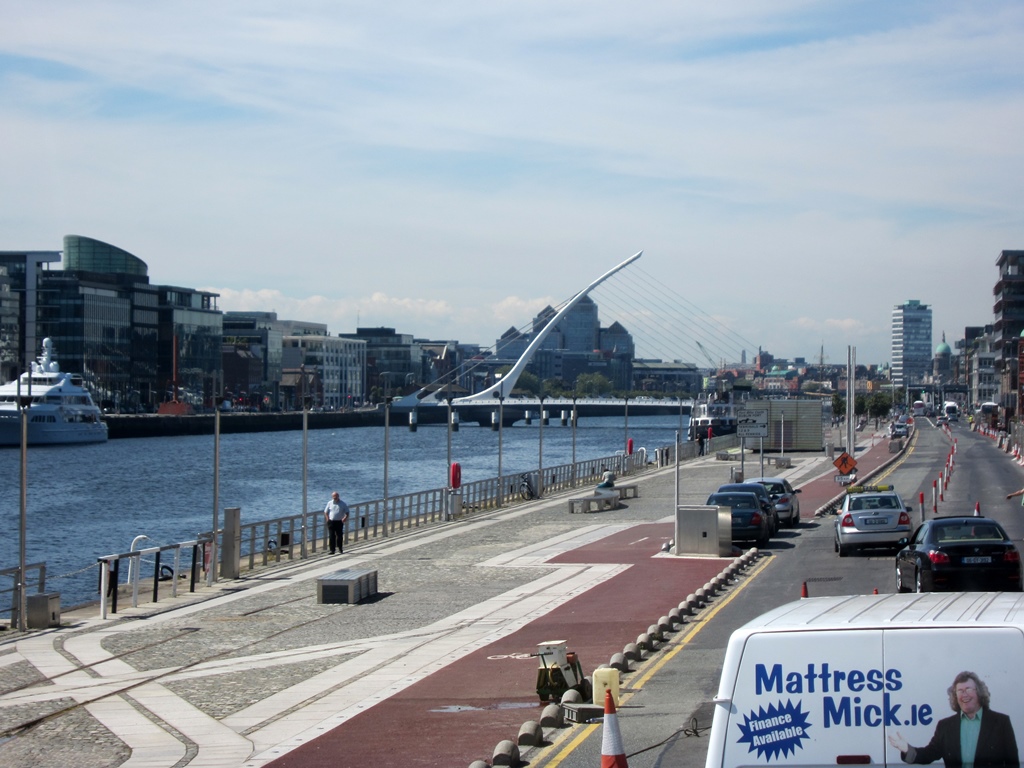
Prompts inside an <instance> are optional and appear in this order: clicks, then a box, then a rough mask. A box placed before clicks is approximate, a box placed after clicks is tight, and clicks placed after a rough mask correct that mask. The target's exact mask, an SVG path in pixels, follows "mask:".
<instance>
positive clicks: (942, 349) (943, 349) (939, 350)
mask: <svg viewBox="0 0 1024 768" xmlns="http://www.w3.org/2000/svg"><path fill="white" fill-rule="evenodd" d="M952 354H953V350H951V349H950V348H949V344H947V343H946V342H944V341H941V342H939V346H937V347H936V348H935V356H936V357H939V356H940V355H945V356H949V355H952Z"/></svg>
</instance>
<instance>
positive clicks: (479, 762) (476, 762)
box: [469, 760, 491, 768]
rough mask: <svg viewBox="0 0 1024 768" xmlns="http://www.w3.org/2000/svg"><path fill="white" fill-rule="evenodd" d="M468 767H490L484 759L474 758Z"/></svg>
mask: <svg viewBox="0 0 1024 768" xmlns="http://www.w3.org/2000/svg"><path fill="white" fill-rule="evenodd" d="M469 768H491V766H489V765H488V764H487V761H486V760H474V761H473V762H472V763H470V764H469Z"/></svg>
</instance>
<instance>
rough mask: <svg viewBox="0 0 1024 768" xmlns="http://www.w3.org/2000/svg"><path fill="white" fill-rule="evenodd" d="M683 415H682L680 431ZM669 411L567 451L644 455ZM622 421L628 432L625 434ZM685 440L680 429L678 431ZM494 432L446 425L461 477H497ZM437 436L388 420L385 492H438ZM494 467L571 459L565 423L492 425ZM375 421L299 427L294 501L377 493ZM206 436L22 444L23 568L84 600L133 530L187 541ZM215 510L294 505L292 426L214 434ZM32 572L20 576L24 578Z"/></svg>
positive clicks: (292, 510)
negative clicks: (35, 567)
mask: <svg viewBox="0 0 1024 768" xmlns="http://www.w3.org/2000/svg"><path fill="white" fill-rule="evenodd" d="M686 426H687V422H686V420H685V419H684V421H683V429H684V430H685V429H686ZM679 428H680V419H679V417H672V416H635V417H634V416H631V417H630V419H629V423H628V425H627V424H626V423H625V421H624V419H623V418H617V417H603V418H592V419H586V420H581V421H580V422H579V425H578V427H577V429H576V459H577V460H578V461H584V460H587V459H596V458H601V457H604V456H613V455H615V453H616V452H619V451H622V450H623V448H624V447H625V445H626V440H627V438H631V439H632V440H633V444H634V445H635V446H636V447H644V448H646V449H647V451H648V453H649V454H652V453H653V451H654V449H655V448H658V447H661V446H666V445H671V444H672V443H673V441H674V440H675V433H676V430H678V429H679ZM627 429H628V434H627ZM684 434H685V432H684ZM498 435H499V433H498V432H497V431H494V430H491V429H490V428H483V427H479V426H477V425H475V424H473V425H465V424H464V425H462V426H461V428H460V429H459V430H458V431H456V432H453V433H452V461H455V462H458V463H459V464H460V465H461V466H462V481H463V482H464V483H468V482H475V481H477V480H485V479H487V478H492V477H496V476H497V474H498ZM447 441H448V430H447V428H446V427H445V426H443V425H440V426H434V425H429V426H427V425H422V426H420V427H419V429H418V430H417V431H416V432H412V431H410V430H409V428H408V427H407V426H401V427H394V426H393V427H391V430H390V436H389V441H388V442H389V446H388V495H389V496H399V495H401V494H405V493H413V492H415V491H423V490H428V489H431V488H443V487H444V486H445V485H446V482H445V477H446V473H447V466H448V449H447ZM501 441H502V450H501V454H502V473H503V474H506V475H509V474H513V473H518V472H526V471H530V470H534V469H536V468H537V466H538V458H539V454H540V451H541V449H543V458H544V465H545V466H555V465H559V464H568V463H570V462H571V461H572V455H573V453H572V451H573V448H572V444H573V430H572V428H571V427H569V426H564V427H563V426H561V424H560V422H559V421H558V420H557V419H553V420H551V421H550V422H549V424H548V426H546V427H544V428H543V443H541V441H540V424H539V421H538V420H535V421H534V422H533V424H532V425H530V426H527V425H525V424H518V425H516V426H514V427H508V428H506V429H504V430H503V431H502V433H501ZM384 442H385V441H384V429H383V428H382V427H357V428H351V429H337V430H310V431H309V432H308V433H307V451H306V453H307V460H306V464H307V499H308V507H309V509H311V510H313V509H322V508H323V506H324V505H325V504H326V503H327V499H328V498H329V497H330V493H331V491H332V490H338V491H339V492H340V493H341V497H342V498H343V499H345V500H346V501H348V502H350V503H352V502H361V501H371V500H374V499H380V498H383V497H384ZM213 454H214V438H213V436H187V437H161V438H139V439H127V440H111V441H109V442H107V443H103V444H99V445H81V446H44V447H38V448H30V449H29V456H28V467H27V478H28V483H27V494H26V496H27V503H26V509H27V513H26V520H27V524H26V562H27V563H36V562H45V563H46V568H47V583H46V591H48V592H59V593H60V595H61V598H60V599H61V605H62V606H64V607H68V606H73V605H79V604H82V603H85V602H89V601H90V600H95V599H97V598H98V590H97V567H96V558H97V557H99V556H101V555H109V554H114V553H117V552H126V551H128V549H129V547H130V545H131V542H132V539H133V538H134V537H135V536H137V535H139V534H145V535H146V536H148V537H149V538H150V541H148V542H146V546H154V545H164V544H172V543H175V542H179V541H187V540H190V539H193V538H195V536H196V534H198V533H200V532H202V531H209V530H210V528H211V526H212V525H213V486H214V470H213ZM219 465H220V472H219V478H220V479H219V504H218V507H219V508H220V509H222V510H223V509H224V508H225V507H240V508H241V510H242V521H243V522H247V523H250V522H256V521H260V520H267V519H271V518H276V517H281V516H283V515H289V514H297V513H298V512H299V511H301V509H302V432H301V431H295V432H259V433H249V434H231V435H221V437H220V452H219ZM20 468H21V451H20V450H18V449H17V448H13V449H6V448H5V449H0V520H2V521H3V527H4V531H5V535H4V536H3V537H0V569H5V568H11V567H15V566H17V565H18V536H19V520H20V482H19V477H20V471H21V469H20ZM32 578H33V577H32V576H31V575H30V583H31V579H32ZM12 585H13V578H12V577H10V576H5V577H2V578H0V615H3V614H6V613H7V610H8V607H7V606H8V604H9V600H10V598H11V593H10V592H9V591H7V590H10V588H11V587H12Z"/></svg>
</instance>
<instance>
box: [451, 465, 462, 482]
mask: <svg viewBox="0 0 1024 768" xmlns="http://www.w3.org/2000/svg"><path fill="white" fill-rule="evenodd" d="M450 480H451V486H452V488H458V487H459V486H461V485H462V467H461V466H459V463H458V462H455V461H453V462H452V467H451V477H450Z"/></svg>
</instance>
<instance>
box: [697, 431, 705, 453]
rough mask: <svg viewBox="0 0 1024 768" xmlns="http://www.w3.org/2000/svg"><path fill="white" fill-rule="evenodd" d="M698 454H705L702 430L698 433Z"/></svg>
mask: <svg viewBox="0 0 1024 768" xmlns="http://www.w3.org/2000/svg"><path fill="white" fill-rule="evenodd" d="M697 455H698V456H703V455H704V433H703V432H701V433H699V434H698V435H697Z"/></svg>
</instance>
